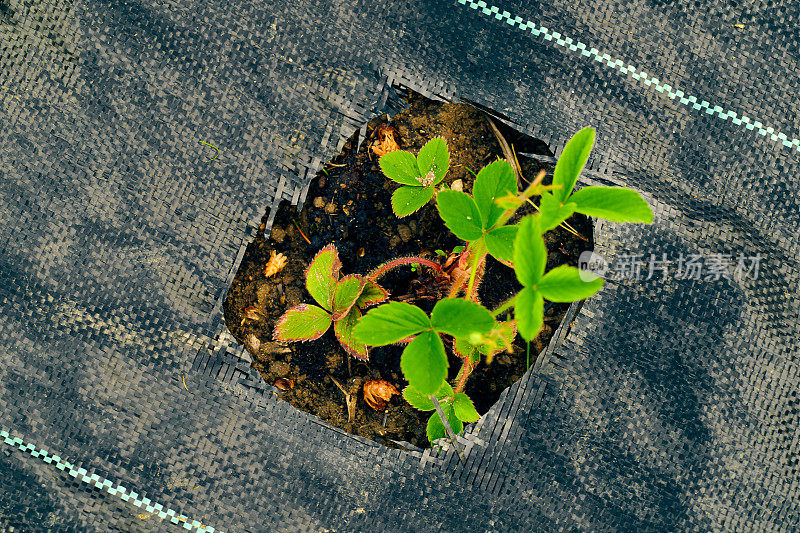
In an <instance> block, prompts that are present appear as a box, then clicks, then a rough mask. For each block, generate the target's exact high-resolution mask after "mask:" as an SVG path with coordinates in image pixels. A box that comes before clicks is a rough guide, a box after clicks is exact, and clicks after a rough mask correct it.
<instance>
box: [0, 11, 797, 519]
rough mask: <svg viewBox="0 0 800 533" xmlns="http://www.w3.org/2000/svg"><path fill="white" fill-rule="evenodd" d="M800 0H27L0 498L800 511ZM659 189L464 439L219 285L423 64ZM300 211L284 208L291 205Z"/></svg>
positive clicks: (430, 85) (15, 16)
mask: <svg viewBox="0 0 800 533" xmlns="http://www.w3.org/2000/svg"><path fill="white" fill-rule="evenodd" d="M799 21H800V6H798V4H797V3H796V2H789V1H783V2H773V3H770V4H758V5H749V4H742V5H739V4H733V3H728V2H708V3H705V4H703V5H699V4H687V3H685V2H655V1H639V2H635V1H634V2H625V3H620V2H610V3H602V4H597V3H594V2H588V1H577V2H569V3H559V2H506V3H502V4H501V3H497V4H487V3H486V2H483V1H480V2H475V1H472V0H455V1H438V0H432V1H427V2H410V1H404V0H401V1H398V2H391V3H388V2H363V1H359V2H354V3H342V2H331V3H324V4H322V5H320V4H319V3H318V2H312V1H306V0H296V1H294V0H293V1H290V2H278V3H267V4H265V3H263V2H232V3H224V4H218V3H213V2H194V1H188V2H151V1H145V2H114V1H112V2H94V1H85V2H76V3H71V2H61V1H42V2H38V1H30V2H24V1H22V0H0V126H1V127H0V227H2V229H3V231H2V234H0V252H1V253H0V278H1V279H0V361H1V362H2V364H1V365H0V441H2V442H0V449H2V450H3V453H2V455H0V473H1V474H2V480H3V485H4V486H3V490H2V491H0V529H3V530H8V531H38V530H41V531H70V530H75V531H170V530H176V531H177V530H181V529H186V530H192V531H273V530H282V531H370V530H375V531H378V530H393V531H394V530H397V531H440V530H447V531H520V530H525V531H551V530H588V531H595V530H680V531H683V530H703V531H705V530H737V531H791V530H796V529H798V528H800V472H799V471H798V470H800V467H799V466H798V464H799V463H800V460H799V459H798V449H799V448H800V438H798V423H800V401H799V400H798V390H800V368H798V360H799V359H800V348H799V347H798V340H797V339H798V333H799V331H798V330H800V319H799V318H798V317H800V297H798V292H799V291H798V281H797V280H798V279H799V278H800V264H799V263H798V259H797V258H798V255H799V254H800V232H798V229H799V228H800V196H798V193H797V176H798V175H800V140H798V139H800V106H798V100H797V95H798V93H799V92H800V86H799V85H800V82H799V81H798V80H800V76H799V75H800V40H799V39H798V35H799V34H800V33H799V30H800V22H799ZM400 87H404V88H410V89H413V90H415V91H418V92H420V93H422V94H425V95H427V96H431V97H436V98H441V99H449V100H453V101H459V100H462V99H463V100H468V101H470V102H474V103H476V104H479V105H480V106H482V107H485V108H487V109H490V110H493V111H494V112H495V113H497V114H499V115H502V117H503V118H504V119H505V120H506V121H507V122H509V123H510V124H512V125H513V126H514V127H516V128H517V129H519V130H521V131H523V132H525V133H528V134H530V135H533V136H536V137H538V138H541V139H543V140H545V141H546V142H547V143H548V144H549V145H550V146H551V149H552V151H553V152H554V154H556V155H557V154H558V153H559V150H560V149H561V147H563V145H564V142H565V141H566V139H568V138H569V136H570V135H571V134H572V133H574V132H575V131H577V130H578V129H580V128H581V127H584V126H593V127H595V128H596V129H597V144H596V149H595V152H594V156H593V159H592V161H591V163H590V164H591V172H589V173H587V174H586V175H585V177H584V178H583V179H582V180H581V181H580V184H581V185H587V184H617V185H624V186H627V187H633V188H635V189H636V190H638V191H640V192H641V193H642V195H643V196H644V197H646V198H647V200H648V202H649V203H650V205H651V206H652V208H653V211H654V213H655V222H654V223H653V224H652V225H647V226H644V225H622V224H613V223H604V222H599V223H597V224H596V226H595V242H596V251H597V253H598V254H600V255H601V256H602V257H603V258H605V259H606V260H607V261H609V262H610V263H611V264H614V262H615V261H619V260H621V259H624V258H626V257H630V256H636V255H637V254H638V255H640V256H641V257H642V258H648V257H650V254H656V256H657V257H659V258H660V257H662V254H665V255H666V257H667V258H671V259H673V260H674V259H676V258H678V257H680V256H681V254H682V255H683V256H685V257H688V256H691V255H692V254H694V255H695V256H702V257H704V258H708V257H711V256H715V257H716V255H717V254H721V255H720V257H722V256H725V255H730V256H732V257H733V258H736V257H738V256H740V255H742V256H747V257H754V256H757V255H758V256H759V257H760V263H759V271H758V275H757V278H756V279H753V278H752V277H750V278H747V277H745V278H743V279H738V278H737V277H736V276H734V275H730V276H728V277H727V278H726V277H724V276H719V279H716V277H717V276H714V275H711V276H705V275H704V276H702V277H701V278H700V279H679V278H678V276H676V275H674V274H675V272H666V273H665V274H664V275H662V273H661V272H659V273H657V274H656V275H653V276H650V277H649V279H645V278H647V277H648V276H647V275H646V274H648V272H647V271H646V269H645V272H644V274H645V275H643V276H641V279H638V280H637V279H635V278H624V277H622V278H620V279H616V280H611V279H609V281H608V282H607V283H606V285H605V286H604V288H603V290H602V291H601V292H600V293H599V294H598V295H597V296H596V297H594V298H592V299H590V300H588V301H587V302H585V303H584V304H583V305H582V306H577V305H576V306H573V308H572V309H571V311H570V314H568V317H567V319H566V320H565V322H564V324H563V325H562V327H561V328H560V330H559V331H558V332H557V334H556V335H555V336H554V338H553V340H552V341H551V344H550V346H549V347H548V348H547V350H546V352H545V353H544V355H543V356H542V357H541V358H540V359H539V360H538V361H537V363H536V365H535V367H533V368H532V369H531V370H530V371H529V372H528V374H526V376H525V377H523V378H522V379H521V380H520V381H519V382H518V383H517V384H515V385H514V386H513V387H511V388H510V389H509V390H508V391H507V392H506V393H505V394H504V395H503V396H502V397H501V399H500V401H499V402H498V404H497V405H496V406H495V407H494V408H493V409H492V410H491V411H490V412H489V413H488V414H487V415H486V416H484V417H483V418H482V420H481V421H480V422H479V423H478V424H476V425H475V426H473V427H471V428H470V430H469V431H468V433H467V434H466V435H465V436H464V437H463V438H462V442H461V445H462V446H463V447H464V449H465V453H466V461H465V462H464V463H462V462H460V461H459V459H458V457H457V455H456V454H455V453H454V452H453V451H452V450H444V451H442V452H441V453H432V452H431V451H430V450H428V451H425V452H405V451H399V450H390V449H387V448H384V447H382V446H380V445H377V444H375V443H373V442H371V441H366V440H363V439H356V438H353V437H350V436H348V435H345V434H343V433H341V432H339V431H336V430H333V429H332V428H329V427H327V426H325V425H324V424H322V423H321V422H320V421H318V420H317V419H315V418H314V417H312V416H310V415H307V414H305V413H301V412H299V411H296V410H295V409H294V408H292V407H291V406H289V405H288V404H286V403H284V402H281V401H279V400H277V399H276V398H275V397H274V395H272V394H271V393H270V388H269V387H268V386H267V385H266V384H265V383H263V382H262V381H261V380H260V378H259V376H258V374H257V373H255V372H253V371H252V370H251V369H250V368H249V363H248V361H247V358H246V353H244V352H243V350H242V348H241V347H240V346H237V345H236V343H235V341H233V339H232V338H231V337H230V335H228V334H227V333H226V331H225V326H224V324H223V322H222V312H221V302H222V298H224V295H225V291H226V289H227V286H228V284H229V282H230V280H231V279H232V276H233V274H234V272H235V270H236V268H237V266H238V262H239V261H240V260H241V257H242V255H243V251H244V246H246V244H247V243H248V242H249V241H250V240H251V239H252V237H253V236H254V235H255V233H256V231H257V228H258V225H259V222H260V219H261V216H262V215H263V213H264V212H265V210H267V209H269V208H271V207H274V206H276V205H277V203H278V202H280V201H288V202H292V203H294V204H301V203H302V202H303V200H304V197H305V191H306V188H307V185H308V183H309V180H310V179H311V178H312V177H313V176H314V175H315V173H316V172H317V170H318V169H319V168H320V167H321V165H322V164H324V163H325V162H326V161H328V160H329V159H330V158H331V157H332V156H334V155H335V154H336V153H337V152H338V150H339V149H340V148H341V146H342V145H343V144H344V141H345V140H346V138H348V137H349V136H350V135H351V134H352V133H353V132H354V131H356V130H358V129H359V128H361V127H363V126H364V125H365V124H366V122H367V121H368V120H369V119H370V118H372V117H374V116H375V115H376V114H378V113H381V112H384V111H389V112H392V113H393V112H396V110H397V109H399V107H400V106H402V101H401V100H400V99H399V98H398V97H397V94H396V90H397V88H400ZM273 211H274V210H273Z"/></svg>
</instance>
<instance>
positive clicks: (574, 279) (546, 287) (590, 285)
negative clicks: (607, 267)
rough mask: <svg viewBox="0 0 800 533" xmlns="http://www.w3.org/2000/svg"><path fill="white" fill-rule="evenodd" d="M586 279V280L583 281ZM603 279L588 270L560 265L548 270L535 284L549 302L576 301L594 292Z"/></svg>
mask: <svg viewBox="0 0 800 533" xmlns="http://www.w3.org/2000/svg"><path fill="white" fill-rule="evenodd" d="M584 280H588V281H584ZM602 287H603V280H602V279H601V278H600V277H599V276H597V275H596V274H593V273H591V272H588V271H580V270H578V269H577V268H575V267H571V266H567V265H561V266H558V267H556V268H554V269H553V270H551V271H549V272H548V273H547V274H545V275H544V277H542V279H541V280H539V282H538V283H537V284H536V289H537V290H538V291H539V293H541V295H542V296H543V297H545V298H547V299H548V300H550V301H551V302H576V301H578V300H583V299H584V298H588V297H589V296H591V295H593V294H595V293H596V292H597V291H599V290H600V289H601V288H602Z"/></svg>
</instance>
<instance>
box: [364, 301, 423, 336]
mask: <svg viewBox="0 0 800 533" xmlns="http://www.w3.org/2000/svg"><path fill="white" fill-rule="evenodd" d="M430 327H431V321H430V319H429V318H428V315H426V314H425V311H423V310H422V309H420V308H419V307H417V306H416V305H411V304H407V303H405V302H390V303H388V304H384V305H381V306H379V307H376V308H375V309H372V310H370V312H369V313H367V314H366V315H364V316H363V317H362V318H361V320H359V321H358V324H356V326H355V327H354V328H353V334H354V335H355V336H356V338H357V339H358V340H359V341H360V342H363V343H364V344H368V345H370V346H384V345H386V344H392V343H394V342H397V341H399V340H401V339H405V338H408V337H411V336H412V335H416V334H417V333H419V332H421V331H423V330H426V329H430Z"/></svg>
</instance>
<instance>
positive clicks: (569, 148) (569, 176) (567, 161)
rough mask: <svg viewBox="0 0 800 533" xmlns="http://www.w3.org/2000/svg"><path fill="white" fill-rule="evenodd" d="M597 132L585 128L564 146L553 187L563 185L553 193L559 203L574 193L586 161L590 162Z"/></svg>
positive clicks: (554, 176) (555, 171)
mask: <svg viewBox="0 0 800 533" xmlns="http://www.w3.org/2000/svg"><path fill="white" fill-rule="evenodd" d="M594 136H595V131H594V129H593V128H583V129H582V130H581V131H579V132H578V133H576V134H575V135H573V136H572V138H571V139H570V140H569V142H567V144H566V146H564V151H563V152H561V157H559V158H558V161H557V162H556V168H555V170H554V171H553V185H561V187H562V188H561V189H555V190H554V191H553V194H554V196H555V197H556V199H557V200H558V201H559V202H564V201H565V200H566V199H567V198H569V195H570V194H571V193H572V189H573V187H575V182H576V181H577V180H578V176H579V175H580V173H581V171H582V170H583V167H584V166H586V161H588V160H589V153H591V151H592V146H594Z"/></svg>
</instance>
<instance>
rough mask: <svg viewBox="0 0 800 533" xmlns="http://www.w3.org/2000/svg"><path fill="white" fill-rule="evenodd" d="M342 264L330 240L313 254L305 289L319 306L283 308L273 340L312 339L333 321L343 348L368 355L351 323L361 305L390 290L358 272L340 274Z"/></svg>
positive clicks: (383, 296) (381, 297)
mask: <svg viewBox="0 0 800 533" xmlns="http://www.w3.org/2000/svg"><path fill="white" fill-rule="evenodd" d="M341 268H342V263H341V262H340V261H339V253H338V252H337V250H336V247H335V246H334V245H332V244H329V245H328V246H326V247H324V248H323V249H322V250H320V251H319V252H318V253H317V255H315V256H314V259H313V260H312V261H311V264H310V265H309V267H308V270H306V289H307V290H308V293H309V294H310V295H311V297H312V298H313V299H314V301H316V302H317V303H318V304H319V306H316V305H309V304H300V305H297V306H295V307H292V308H291V309H289V310H288V311H286V313H284V314H283V316H281V317H280V318H279V319H278V322H277V324H276V326H275V333H274V335H273V336H274V338H275V340H277V341H284V342H290V341H311V340H315V339H318V338H320V337H321V336H322V335H323V334H324V333H325V332H326V331H327V330H328V328H329V327H330V326H331V324H333V330H334V332H335V333H336V338H337V339H338V340H339V343H340V344H341V345H342V348H344V349H345V351H346V352H347V353H349V354H350V355H352V356H353V357H356V358H358V359H363V360H366V359H367V347H366V346H365V345H364V344H363V343H360V342H358V341H357V340H356V339H355V338H354V337H353V332H352V330H353V326H354V325H355V323H356V322H357V321H358V319H359V318H361V313H362V312H363V311H364V309H366V308H367V307H369V306H371V305H375V304H378V303H380V302H382V301H384V300H386V298H387V297H388V295H389V293H388V292H387V291H386V289H384V288H383V287H381V286H380V285H378V283H376V282H375V281H371V280H368V279H367V278H365V277H364V276H360V275H358V274H351V275H348V276H343V277H340V270H341Z"/></svg>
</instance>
